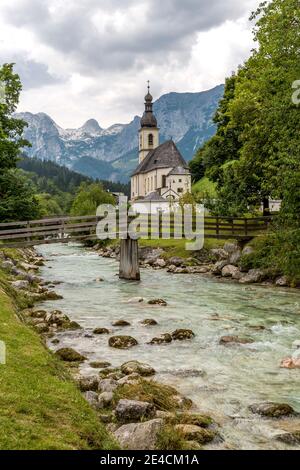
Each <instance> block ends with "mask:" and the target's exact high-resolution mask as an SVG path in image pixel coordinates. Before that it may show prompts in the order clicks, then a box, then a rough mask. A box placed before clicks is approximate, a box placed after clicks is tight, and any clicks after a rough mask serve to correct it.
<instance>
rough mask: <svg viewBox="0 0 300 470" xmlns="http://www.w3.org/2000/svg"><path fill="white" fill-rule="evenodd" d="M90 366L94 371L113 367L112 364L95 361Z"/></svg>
mask: <svg viewBox="0 0 300 470" xmlns="http://www.w3.org/2000/svg"><path fill="white" fill-rule="evenodd" d="M89 366H90V367H92V368H93V369H106V368H107V367H110V366H111V363H110V362H106V361H93V362H90V363H89Z"/></svg>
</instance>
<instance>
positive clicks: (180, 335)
mask: <svg viewBox="0 0 300 470" xmlns="http://www.w3.org/2000/svg"><path fill="white" fill-rule="evenodd" d="M194 336H195V333H194V332H193V331H192V330H185V329H179V330H175V331H173V333H172V338H173V340H175V341H176V340H178V341H183V340H185V339H192V338H194Z"/></svg>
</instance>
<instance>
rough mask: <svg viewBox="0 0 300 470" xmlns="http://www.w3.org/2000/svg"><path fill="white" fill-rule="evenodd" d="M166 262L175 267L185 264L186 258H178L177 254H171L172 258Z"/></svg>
mask: <svg viewBox="0 0 300 470" xmlns="http://www.w3.org/2000/svg"><path fill="white" fill-rule="evenodd" d="M168 263H169V264H172V265H174V266H176V267H179V266H186V260H185V259H184V258H180V257H179V256H172V258H169V260H168Z"/></svg>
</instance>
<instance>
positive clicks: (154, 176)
mask: <svg viewBox="0 0 300 470" xmlns="http://www.w3.org/2000/svg"><path fill="white" fill-rule="evenodd" d="M191 189H192V188H191V173H190V171H189V167H188V165H187V163H186V161H185V160H184V158H183V157H182V155H181V154H180V152H179V150H178V149H177V147H176V145H175V143H174V142H173V140H168V141H166V142H164V143H162V144H160V143H159V128H158V125H157V120H156V117H155V115H154V113H153V98H152V96H151V94H150V90H149V86H148V93H147V95H146V96H145V112H144V114H143V117H142V119H141V127H140V130H139V164H138V166H137V168H136V169H135V171H134V172H133V174H132V175H131V201H132V202H134V203H137V202H148V201H151V202H152V203H157V204H156V205H157V207H162V206H163V205H164V203H165V204H166V203H167V204H169V203H173V202H174V203H176V202H178V201H179V199H180V197H181V196H182V195H183V194H185V193H187V192H191Z"/></svg>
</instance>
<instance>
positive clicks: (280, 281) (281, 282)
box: [275, 276, 290, 287]
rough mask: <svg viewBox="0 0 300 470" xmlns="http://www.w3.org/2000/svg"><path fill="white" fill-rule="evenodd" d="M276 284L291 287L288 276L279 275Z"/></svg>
mask: <svg viewBox="0 0 300 470" xmlns="http://www.w3.org/2000/svg"><path fill="white" fill-rule="evenodd" d="M275 284H276V286H279V287H289V285H290V283H289V280H288V278H287V277H286V276H282V277H279V278H278V279H276V282H275Z"/></svg>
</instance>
